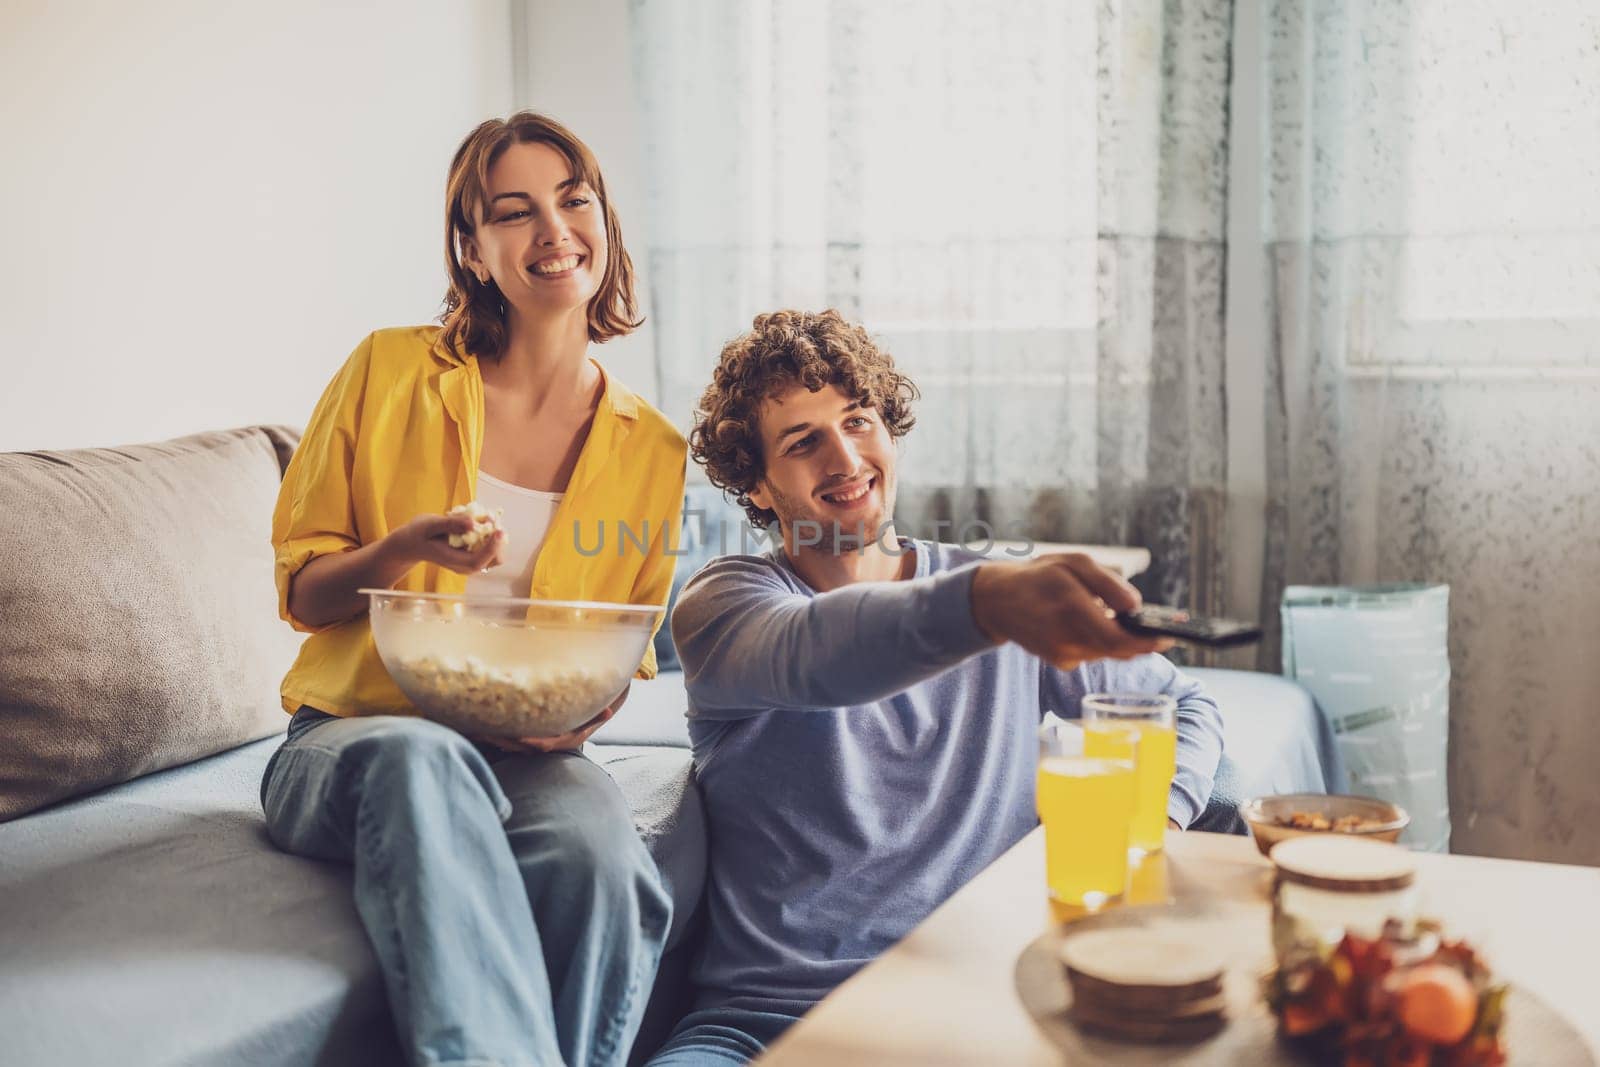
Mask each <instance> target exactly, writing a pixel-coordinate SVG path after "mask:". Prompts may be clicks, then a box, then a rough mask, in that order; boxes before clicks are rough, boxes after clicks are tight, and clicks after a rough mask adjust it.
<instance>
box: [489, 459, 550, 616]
mask: <svg viewBox="0 0 1600 1067" xmlns="http://www.w3.org/2000/svg"><path fill="white" fill-rule="evenodd" d="M561 495H562V494H560V493H541V492H540V491H539V490H537V489H524V488H523V487H522V486H520V485H512V484H511V483H510V482H502V481H501V480H500V479H499V478H496V477H494V476H492V475H489V474H485V473H484V472H483V471H479V472H478V497H477V499H478V503H480V504H482V505H483V506H484V507H486V508H488V509H489V510H490V511H494V510H495V509H496V508H498V509H499V510H500V511H501V515H500V528H501V529H503V530H505V532H506V550H505V558H504V560H503V561H502V562H501V564H500V566H498V567H495V568H494V569H493V570H491V571H489V572H488V573H487V574H474V575H470V576H469V577H468V578H467V593H468V594H469V595H471V596H516V597H525V596H527V595H528V592H529V590H530V589H532V588H533V564H534V562H535V561H536V560H537V559H538V558H539V546H541V545H543V544H544V539H545V535H546V534H548V533H549V532H550V522H551V520H552V519H554V518H555V517H556V508H557V507H558V506H559V505H560V503H561Z"/></svg>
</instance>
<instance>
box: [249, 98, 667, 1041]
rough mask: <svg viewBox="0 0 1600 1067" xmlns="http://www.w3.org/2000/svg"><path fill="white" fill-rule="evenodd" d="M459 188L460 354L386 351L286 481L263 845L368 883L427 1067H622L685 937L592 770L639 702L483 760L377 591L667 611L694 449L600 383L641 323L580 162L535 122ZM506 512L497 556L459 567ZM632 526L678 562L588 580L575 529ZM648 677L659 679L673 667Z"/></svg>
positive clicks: (491, 132)
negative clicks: (652, 979) (603, 743)
mask: <svg viewBox="0 0 1600 1067" xmlns="http://www.w3.org/2000/svg"><path fill="white" fill-rule="evenodd" d="M446 189H447V197H448V199H447V204H446V211H445V259H446V268H447V271H448V274H449V288H448V293H447V295H446V298H445V312H444V315H443V317H442V323H443V325H442V327H440V326H425V327H408V328H402V329H390V330H379V331H377V332H375V333H373V334H372V335H370V336H369V337H368V338H367V339H366V340H365V341H363V342H362V343H361V345H359V346H358V347H357V348H356V351H355V352H354V353H353V354H352V355H351V356H350V358H349V359H348V360H347V361H346V362H345V365H344V367H343V368H342V369H341V370H340V371H339V373H338V374H337V375H336V376H335V377H334V380H333V382H332V383H331V384H330V385H329V386H328V388H327V391H326V392H325V393H324V394H323V397H322V400H321V402H320V403H319V404H318V405H317V409H316V411H315V412H314V413H313V414H312V416H311V420H310V424H309V425H308V426H307V428H306V432H305V436H304V437H303V439H302V441H301V444H300V448H299V449H298V451H297V452H296V453H295V456H294V459H293V461H292V462H291V463H290V465H289V468H288V470H287V471H286V472H285V474H284V481H283V487H282V490H281V492H280V494H279V498H278V506H277V509H276V511H275V513H274V515H273V529H272V537H273V543H274V547H275V548H276V550H277V581H278V595H279V607H280V611H281V612H282V614H283V617H284V619H285V620H287V621H288V622H289V623H291V624H292V625H293V626H295V627H296V628H297V629H300V630H303V631H305V632H307V633H309V634H310V636H309V637H308V638H307V639H306V641H305V643H304V644H303V645H302V646H301V651H300V655H299V658H298V659H297V660H296V661H295V664H294V666H293V667H292V668H291V669H290V672H289V674H288V675H287V676H286V677H285V679H284V682H283V687H282V693H283V705H284V708H285V710H286V711H288V712H290V713H292V714H293V715H294V718H293V719H292V720H291V721H290V725H289V733H288V739H287V741H286V742H285V743H284V745H283V747H282V748H280V749H279V750H278V752H277V753H276V754H275V755H274V757H273V759H272V762H271V763H270V764H268V766H267V770H266V773H265V776H264V779H263V782H262V800H263V804H264V806H265V808H266V815H267V828H268V831H269V833H270V834H271V835H272V839H273V841H274V842H275V843H277V844H278V845H279V847H281V848H283V849H285V850H287V851H290V852H294V853H297V854H300V855H305V856H312V857H316V858H321V859H337V860H344V861H348V862H351V863H353V864H354V867H355V896H356V904H357V912H358V913H359V914H360V916H361V918H362V921H363V923H364V924H365V926H366V930H367V933H368V936H369V937H370V939H371V941H372V945H373V948H374V950H375V951H376V953H377V956H378V959H379V962H380V964H381V966H382V968H383V972H384V975H385V979H386V982H387V987H388V992H389V1001H390V1007H391V1009H392V1012H393V1015H394V1019H395V1023H396V1026H397V1028H398V1030H399V1033H400V1038H401V1041H402V1043H403V1044H404V1045H405V1046H406V1048H407V1049H408V1051H409V1056H408V1059H409V1060H410V1061H412V1062H416V1063H436V1062H442V1061H445V1060H448V1061H450V1062H466V1061H471V1062H484V1063H526V1062H537V1063H591V1064H615V1063H621V1062H622V1060H623V1058H624V1057H625V1056H626V1054H627V1051H628V1047H629V1045H630V1044H631V1043H632V1040H633V1036H634V1034H635V1032H636V1031H637V1029H638V1026H639V1023H640V1019H641V1016H642V1013H643V1009H644V1004H643V1000H642V998H638V997H634V996H633V995H632V991H633V990H635V989H637V988H639V987H640V985H641V983H643V984H645V985H648V980H647V976H649V975H651V974H653V973H654V970H655V967H656V965H657V963H658V961H659V959H660V954H661V949H662V945H663V943H664V941H665V938H666V934H667V930H668V927H669V924H670V920H671V911H672V907H671V904H672V902H671V899H670V897H669V896H668V895H667V892H666V889H665V888H664V886H663V884H662V881H661V875H660V873H659V871H658V870H657V868H656V866H655V863H654V861H653V860H652V859H651V858H650V855H649V853H648V852H647V851H646V850H645V846H644V843H643V842H642V841H641V839H640V837H639V834H638V832H637V831H636V830H635V828H634V825H633V822H632V820H631V818H630V817H629V814H628V808H627V805H626V803H625V802H624V800H623V798H622V795H621V793H620V791H619V790H618V788H617V786H616V784H615V782H613V781H612V779H611V778H610V777H609V776H608V775H607V774H606V772H605V771H604V770H602V769H601V768H600V767H598V766H597V765H595V764H594V763H591V762H590V761H589V760H588V759H587V758H586V757H585V756H584V755H583V753H582V745H583V742H584V741H585V740H586V739H587V738H588V737H589V735H590V734H592V733H593V732H594V731H595V730H596V729H597V728H598V727H599V726H600V725H601V724H602V723H603V722H605V721H606V719H608V718H609V717H610V716H611V715H613V714H615V713H616V711H617V710H618V709H619V708H620V707H621V706H622V703H623V701H624V699H625V698H626V696H627V689H626V687H625V683H626V678H625V677H624V678H614V679H612V680H611V684H608V685H607V686H606V689H607V692H606V693H603V694H598V695H599V697H600V698H601V699H609V701H610V703H609V706H608V707H606V708H605V710H603V711H602V712H601V713H600V714H599V715H597V716H595V717H594V718H593V719H592V720H590V721H589V722H588V723H585V724H583V725H581V726H579V727H577V728H576V729H574V730H572V731H571V732H570V733H567V734H563V735H561V736H559V737H553V738H523V739H520V740H513V739H501V738H495V739H492V740H490V739H483V738H471V737H466V736H463V735H462V734H460V733H457V732H456V731H455V730H454V729H452V728H450V727H448V726H446V725H441V724H440V723H439V722H431V721H424V720H423V719H421V718H420V717H419V712H418V709H417V708H416V707H414V706H413V705H412V704H411V703H410V702H409V700H408V699H407V698H406V695H405V693H404V692H402V691H401V689H400V688H399V687H398V686H397V685H396V684H395V682H394V679H393V678H391V677H390V675H389V673H388V672H387V671H386V670H385V667H384V663H383V661H382V660H381V659H380V658H379V656H378V654H377V651H376V647H375V644H374V641H373V634H372V627H371V619H370V617H369V614H368V610H367V596H366V595H364V594H363V593H362V592H361V591H362V590H364V589H376V590H387V589H400V590H405V591H408V592H415V593H427V594H441V593H443V594H462V593H465V594H467V595H468V596H477V595H498V596H501V597H504V596H506V595H508V594H510V595H513V596H517V597H529V598H536V599H540V600H567V601H573V600H578V601H608V602H614V603H618V602H620V603H627V604H637V605H648V606H651V607H655V606H659V605H663V604H664V603H665V601H666V598H667V592H668V590H669V589H670V588H671V583H672V571H673V562H674V560H673V557H672V556H671V555H669V554H668V553H667V551H666V550H667V544H666V531H667V530H669V529H671V530H676V529H677V528H678V525H679V523H678V518H679V513H680V511H681V509H682V501H683V475H684V459H685V446H684V440H683V437H682V435H681V434H679V433H678V431H677V430H676V429H675V428H674V427H673V426H672V424H671V423H670V422H668V421H667V419H666V418H665V417H664V416H662V415H661V413H660V412H658V411H656V410H655V409H654V408H652V407H650V406H649V405H648V404H646V403H644V402H643V401H642V400H640V399H639V398H638V397H636V396H635V395H633V393H631V392H629V391H628V390H627V389H626V388H625V387H624V386H623V385H622V384H621V383H620V382H618V381H617V380H615V379H614V378H613V377H612V376H611V375H609V374H608V373H607V372H606V371H605V370H604V368H602V366H601V365H600V363H599V362H598V361H596V360H595V359H594V358H593V357H592V356H591V355H590V348H591V346H592V345H594V344H597V343H600V342H603V341H606V340H608V339H610V338H612V337H617V336H620V335H622V334H625V333H627V332H628V331H629V330H631V329H633V328H634V326H636V325H637V324H638V317H637V314H636V311H635V305H634V296H633V269H632V265H631V263H630V262H629V260H628V253H627V251H626V249H625V248H624V247H623V244H622V233H621V230H620V228H619V226H618V223H617V217H616V213H615V212H614V211H613V210H612V208H611V206H610V204H609V202H608V201H607V199H606V190H605V181H604V179H603V178H602V177H601V175H600V168H599V166H598V165H597V164H596V162H595V159H594V156H593V154H592V153H590V151H589V149H588V148H586V147H585V146H584V144H583V142H581V141H579V140H578V139H577V138H576V137H575V136H573V134H572V133H571V132H570V131H568V130H567V129H565V128H564V127H562V126H561V125H560V124H559V123H556V122H554V121H552V120H550V119H548V118H545V117H543V116H540V115H535V114H531V113H527V112H524V113H520V114H517V115H513V116H512V117H511V118H510V119H508V120H505V121H501V120H498V119H494V120H490V121H488V122H485V123H483V124H481V125H479V126H478V127H477V129H475V130H473V131H472V133H471V134H469V135H468V136H467V138H466V140H465V141H464V142H463V143H462V145H461V147H460V148H459V149H458V150H457V151H456V153H455V157H454V159H453V161H452V163H451V167H450V174H449V178H448V180H447V182H446ZM480 493H481V494H482V499H481V500H480V499H479V497H480ZM474 504H476V505H478V507H477V508H474V507H472V506H471V505H474ZM482 505H488V510H489V511H490V512H491V513H492V512H494V511H497V510H498V511H499V512H500V513H501V514H503V515H504V516H505V518H504V520H503V523H501V524H497V525H499V526H501V527H503V528H500V529H495V528H494V527H493V526H491V525H490V524H488V523H485V524H484V525H485V532H487V533H488V534H489V536H487V537H485V538H483V539H482V540H481V541H480V542H479V543H477V544H469V543H461V544H457V545H452V544H451V543H450V538H451V535H452V534H455V535H462V534H466V533H467V532H468V531H469V530H472V529H473V527H474V521H475V519H477V518H481V516H482V514H483V512H484V508H483V507H482ZM624 523H625V524H627V525H628V527H629V528H631V529H648V530H653V531H656V532H657V535H656V537H654V538H653V539H650V540H649V543H648V544H642V545H639V546H637V550H636V551H632V552H621V551H620V550H619V552H618V553H604V554H589V555H585V554H583V553H582V552H581V550H580V548H579V545H578V543H577V538H576V536H575V533H574V532H573V531H576V530H578V529H581V528H584V527H588V528H591V529H592V528H594V527H595V526H596V525H599V526H601V527H602V528H604V527H607V526H609V527H612V528H617V526H618V525H619V524H624ZM557 531H568V534H567V536H558V535H557ZM458 540H459V538H458ZM491 569H493V570H495V572H496V574H495V575H488V574H486V573H485V572H487V571H490V570H491ZM649 614H650V615H652V616H654V615H655V613H654V612H653V611H652V612H650V613H649ZM635 666H636V668H637V676H639V677H645V678H648V677H650V676H652V675H653V674H654V673H655V659H654V656H653V655H652V654H651V653H649V652H648V651H647V652H646V654H645V656H644V658H643V660H642V661H641V662H639V663H638V664H637V665H634V664H627V665H626V666H625V667H624V672H627V671H629V670H632V669H633V668H634V667H635ZM479 673H481V672H479ZM618 688H620V689H621V692H617V691H616V690H617V689H618ZM480 695H481V694H480ZM501 695H503V694H501ZM519 695H520V697H521V698H523V699H527V700H533V699H536V697H537V693H535V692H533V691H532V689H531V687H530V686H529V685H528V684H521V686H520V694H519ZM541 962H542V964H543V966H541Z"/></svg>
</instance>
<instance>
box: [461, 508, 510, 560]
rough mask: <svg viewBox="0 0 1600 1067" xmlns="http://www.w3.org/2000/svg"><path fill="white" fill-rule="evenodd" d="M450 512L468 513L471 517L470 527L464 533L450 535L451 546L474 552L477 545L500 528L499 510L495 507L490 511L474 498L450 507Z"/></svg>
mask: <svg viewBox="0 0 1600 1067" xmlns="http://www.w3.org/2000/svg"><path fill="white" fill-rule="evenodd" d="M450 514H451V515H468V516H470V517H471V518H472V529H470V530H468V531H467V532H466V533H459V534H451V535H450V547H451V548H464V549H466V550H467V551H469V552H475V551H477V549H478V546H479V545H481V544H483V543H484V542H485V541H487V540H489V538H491V537H493V536H494V535H495V533H496V532H497V531H498V530H499V529H500V515H501V514H502V512H501V510H500V509H499V508H496V509H495V510H493V511H490V510H489V509H488V508H486V507H484V506H483V505H482V504H480V503H478V502H477V501H476V500H474V501H472V502H471V503H469V504H462V505H460V506H459V507H454V508H451V509H450Z"/></svg>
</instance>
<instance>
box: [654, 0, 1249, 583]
mask: <svg viewBox="0 0 1600 1067" xmlns="http://www.w3.org/2000/svg"><path fill="white" fill-rule="evenodd" d="M1228 12H1229V4H1228V3H1227V0H1185V2H1168V3H1151V2H1135V0H1108V2H1103V3H1099V4H1089V3H1076V2H1074V3H1060V2H1057V0H1013V2H1007V3H1004V4H998V5H997V4H973V3H970V2H963V0H826V2H824V0H706V2H701V3H684V2H680V0H636V2H635V3H634V4H633V5H632V16H633V36H634V41H635V57H636V70H635V75H636V79H637V84H638V89H639V93H640V100H641V106H642V108H643V109H644V114H645V118H646V122H645V124H644V125H645V128H646V130H647V135H646V136H647V139H648V148H647V153H646V160H647V170H648V171H649V176H650V191H651V198H650V203H649V216H650V220H651V226H652V233H651V237H650V246H649V250H648V253H647V254H648V256H649V276H650V278H651V279H652V285H653V293H652V305H653V307H654V309H655V312H654V321H655V325H656V337H657V351H658V357H659V373H660V374H661V387H662V398H663V402H664V404H665V405H666V408H667V410H668V412H669V413H670V414H671V415H673V416H674V417H676V418H679V419H686V418H687V417H688V416H689V414H690V412H691V411H692V409H693V404H694V400H695V399H696V397H697V396H698V394H699V392H700V390H701V389H702V388H703V387H704V384H705V383H706V381H707V380H708V379H709V372H710V368H711V366H712V365H713V363H714V361H715V359H716V355H717V352H718V350H719V349H720V348H721V346H722V344H723V343H724V342H725V341H726V340H727V339H729V338H730V337H731V336H733V335H734V334H735V333H737V332H738V331H739V330H741V329H743V328H745V327H747V326H748V324H749V322H750V319H751V317H752V316H753V315H754V314H756V313H757V312H760V311H765V310H770V309H773V308H777V307H783V306H797V307H807V308H821V307H830V306H831V307H836V308H838V309H839V310H840V311H842V312H843V313H844V314H846V315H849V316H852V317H856V318H859V319H861V320H863V321H864V322H865V323H866V324H867V326H868V327H869V329H871V330H872V332H873V333H874V334H875V335H876V336H877V337H879V338H880V339H881V340H882V341H883V342H884V343H885V344H886V346H887V347H888V349H889V350H890V351H891V352H892V353H893V354H894V355H895V357H896V359H897V360H898V361H899V362H900V363H901V364H902V365H903V366H904V367H905V368H906V369H907V370H908V371H909V373H910V374H911V375H912V376H913V378H914V379H915V380H916V381H917V383H918V385H919V386H920V387H921V389H922V391H923V400H922V402H921V403H920V405H919V406H918V413H919V424H918V426H917V428H916V429H915V430H914V431H913V432H912V434H911V436H910V438H909V439H908V441H907V445H906V449H905V456H904V460H903V466H902V472H901V481H902V495H901V504H900V507H899V511H898V517H899V519H900V522H901V525H902V526H903V527H905V528H908V529H910V530H912V531H913V532H917V533H921V534H926V535H933V534H935V533H936V532H937V533H939V534H941V535H942V536H943V537H944V539H946V540H956V539H960V538H961V537H962V536H963V534H966V535H968V536H971V537H972V538H973V539H978V540H981V537H979V531H978V528H977V526H976V523H978V522H984V523H987V524H988V525H989V527H990V528H992V529H995V530H997V531H998V532H999V533H1001V534H1002V535H1005V534H1007V533H1010V534H1014V535H1026V536H1031V537H1034V538H1038V539H1049V540H1086V541H1111V542H1115V543H1138V544H1147V545H1150V546H1151V547H1152V548H1153V549H1154V550H1155V552H1156V558H1157V565H1156V567H1155V568H1154V569H1153V570H1152V572H1151V574H1149V575H1148V576H1147V577H1146V581H1147V584H1148V588H1149V591H1150V592H1151V593H1152V594H1153V595H1154V596H1156V597H1158V598H1159V599H1161V600H1163V601H1165V602H1178V603H1191V604H1194V605H1196V606H1198V607H1201V608H1203V609H1208V610H1216V609H1217V607H1218V603H1219V601H1218V598H1219V597H1220V593H1221V588H1222V581H1223V576H1222V574H1221V559H1222V553H1221V551H1220V546H1221V535H1222V530H1223V526H1224V520H1225V516H1224V513H1223V510H1224V509H1223V489H1224V485H1225V481H1226V437H1225V426H1224V418H1223V397H1222V388H1221V382H1222V366H1221V360H1222V351H1223V346H1222V279H1223V248H1222V240H1221V237H1222V233H1223V216H1224V211H1223V196H1224V191H1225V190H1224V182H1225V176H1226V90H1227V84H1228V81H1227V55H1228ZM939 524H943V525H939Z"/></svg>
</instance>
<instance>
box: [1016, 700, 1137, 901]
mask: <svg viewBox="0 0 1600 1067" xmlns="http://www.w3.org/2000/svg"><path fill="white" fill-rule="evenodd" d="M1138 746H1139V738H1138V735H1136V734H1133V733H1124V734H1123V735H1122V741H1121V747H1120V748H1118V749H1117V750H1116V752H1115V753H1109V754H1102V755H1099V756H1088V755H1085V753H1084V731H1083V729H1082V728H1081V727H1080V726H1078V725H1077V724H1076V723H1070V722H1066V721H1064V720H1062V719H1059V718H1056V717H1055V716H1054V715H1047V716H1045V719H1044V722H1043V724H1041V725H1040V727H1039V778H1038V807H1039V821H1040V822H1041V823H1043V824H1044V847H1045V863H1046V869H1047V880H1048V882H1049V886H1050V899H1051V901H1052V902H1054V903H1055V904H1057V905H1061V906H1063V907H1066V908H1082V909H1086V910H1089V911H1093V910H1095V909H1097V908H1100V907H1103V906H1104V905H1106V904H1108V903H1111V902H1112V901H1116V900H1121V899H1122V895H1123V893H1124V892H1126V890H1127V885H1128V848H1129V837H1128V835H1129V829H1130V827H1131V826H1132V820H1133V802H1134V777H1135V767H1136V766H1137V764H1136V762H1135V755H1136V752H1137V749H1138Z"/></svg>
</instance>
